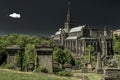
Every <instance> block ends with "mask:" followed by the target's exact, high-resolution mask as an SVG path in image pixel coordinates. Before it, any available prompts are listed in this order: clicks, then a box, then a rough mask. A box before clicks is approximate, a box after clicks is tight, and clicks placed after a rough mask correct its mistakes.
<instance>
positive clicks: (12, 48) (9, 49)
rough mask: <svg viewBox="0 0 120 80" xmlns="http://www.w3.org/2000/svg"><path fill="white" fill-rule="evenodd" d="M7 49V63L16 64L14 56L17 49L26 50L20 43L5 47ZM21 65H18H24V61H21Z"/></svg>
mask: <svg viewBox="0 0 120 80" xmlns="http://www.w3.org/2000/svg"><path fill="white" fill-rule="evenodd" d="M5 49H6V51H7V52H8V54H7V64H14V65H16V64H15V63H14V56H15V54H16V53H17V51H19V50H20V51H21V52H23V51H24V48H23V47H20V46H19V45H10V46H8V47H6V48H5ZM20 63H21V65H19V66H18V67H22V62H20Z"/></svg>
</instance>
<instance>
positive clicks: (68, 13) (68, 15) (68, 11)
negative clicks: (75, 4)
mask: <svg viewBox="0 0 120 80" xmlns="http://www.w3.org/2000/svg"><path fill="white" fill-rule="evenodd" d="M70 17H71V12H70V1H68V10H67V21H66V22H70V21H71V20H70Z"/></svg>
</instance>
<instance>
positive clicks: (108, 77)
mask: <svg viewBox="0 0 120 80" xmlns="http://www.w3.org/2000/svg"><path fill="white" fill-rule="evenodd" d="M103 80H120V69H118V68H106V69H105V70H104V74H103Z"/></svg>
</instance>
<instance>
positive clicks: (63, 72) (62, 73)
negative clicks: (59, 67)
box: [56, 71, 72, 77]
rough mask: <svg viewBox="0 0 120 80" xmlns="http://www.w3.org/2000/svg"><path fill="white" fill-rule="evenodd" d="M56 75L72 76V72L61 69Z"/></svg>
mask: <svg viewBox="0 0 120 80" xmlns="http://www.w3.org/2000/svg"><path fill="white" fill-rule="evenodd" d="M56 75H59V76H67V77H70V76H72V74H71V73H70V72H68V71H59V72H57V73H56Z"/></svg>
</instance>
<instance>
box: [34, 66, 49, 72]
mask: <svg viewBox="0 0 120 80" xmlns="http://www.w3.org/2000/svg"><path fill="white" fill-rule="evenodd" d="M34 72H43V73H48V70H47V69H46V68H45V67H43V66H40V67H38V68H37V69H35V70H34Z"/></svg>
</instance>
